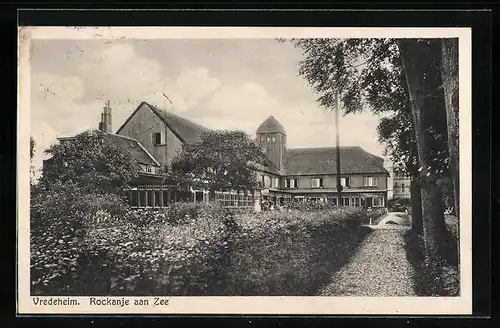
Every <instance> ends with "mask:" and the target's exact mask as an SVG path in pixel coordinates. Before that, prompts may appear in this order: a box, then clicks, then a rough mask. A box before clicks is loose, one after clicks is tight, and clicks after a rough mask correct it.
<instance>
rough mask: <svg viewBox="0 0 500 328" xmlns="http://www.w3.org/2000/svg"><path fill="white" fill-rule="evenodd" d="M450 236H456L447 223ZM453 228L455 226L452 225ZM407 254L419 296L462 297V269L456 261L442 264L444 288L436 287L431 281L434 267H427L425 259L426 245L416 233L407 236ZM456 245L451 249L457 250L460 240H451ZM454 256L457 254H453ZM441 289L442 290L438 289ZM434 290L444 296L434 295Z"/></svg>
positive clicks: (449, 260) (410, 232) (411, 232)
mask: <svg viewBox="0 0 500 328" xmlns="http://www.w3.org/2000/svg"><path fill="white" fill-rule="evenodd" d="M447 225H448V229H449V230H448V231H449V233H450V235H452V236H453V235H454V232H453V228H450V224H449V223H448V222H447ZM451 226H453V225H451ZM405 240H406V243H405V248H406V254H407V257H408V260H409V262H410V264H411V265H412V266H413V268H414V272H415V273H414V276H413V280H414V281H415V292H416V293H417V295H418V296H459V295H460V268H459V266H458V263H457V262H456V260H455V259H453V258H451V259H448V261H447V262H445V263H443V264H442V267H443V269H442V270H443V279H442V283H443V286H435V284H436V282H435V281H432V280H430V279H429V277H432V276H433V274H432V273H429V272H428V271H429V270H432V267H430V266H427V265H426V261H425V258H424V250H423V248H424V245H423V243H422V240H421V238H419V236H418V235H417V234H416V232H415V231H412V230H410V231H408V232H407V233H406V235H405ZM451 240H452V242H454V243H455V245H452V246H450V250H451V249H457V244H456V243H458V239H451ZM451 255H452V256H453V255H455V256H457V254H451ZM438 287H440V288H438ZM434 290H441V292H442V295H435V294H433V291H434Z"/></svg>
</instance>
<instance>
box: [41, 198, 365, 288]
mask: <svg viewBox="0 0 500 328" xmlns="http://www.w3.org/2000/svg"><path fill="white" fill-rule="evenodd" d="M86 197H91V196H86ZM73 201H75V199H73ZM42 203H43V204H45V205H47V204H48V203H47V202H42ZM58 204H59V203H58ZM104 205H105V206H103V204H101V206H100V208H99V207H93V209H94V211H93V212H92V216H91V217H89V215H82V214H81V213H82V212H81V208H79V209H78V210H79V211H76V212H71V211H69V212H68V213H66V214H67V215H64V216H60V217H54V216H51V215H48V214H47V213H48V212H47V211H46V212H40V211H38V212H37V211H36V208H37V207H36V206H34V208H35V210H34V213H33V215H34V216H35V217H36V218H37V219H35V220H33V222H38V223H40V222H42V221H45V223H44V224H43V225H41V226H33V227H32V230H34V231H35V232H36V233H34V234H32V239H31V243H32V245H31V249H32V254H31V268H32V272H31V277H32V279H31V280H32V294H34V295H95V296H104V295H112V296H121V295H130V296H133V295H136V296H139V295H166V296H168V295H171V296H174V295H193V296H196V295H314V293H315V292H316V290H318V289H319V288H320V287H321V285H322V284H325V283H327V282H328V279H329V277H330V276H331V274H333V272H334V271H335V270H337V269H338V268H339V267H340V266H341V265H342V264H343V263H345V261H346V260H347V259H348V257H349V256H350V255H351V254H352V252H353V250H354V249H355V247H356V245H357V244H358V243H359V242H360V241H361V240H362V239H363V237H364V236H365V235H366V234H367V233H368V230H367V229H365V228H363V227H362V226H361V224H362V223H363V221H366V220H367V217H368V216H369V215H375V214H374V213H375V212H374V211H372V212H371V214H370V213H369V212H368V211H367V210H365V209H362V208H354V207H350V208H331V209H328V210H324V211H316V212H304V211H301V210H287V211H272V212H264V213H254V214H240V215H237V216H234V215H233V214H232V213H231V212H229V211H227V210H226V209H224V208H221V207H219V206H217V205H215V204H201V205H198V204H177V205H174V206H173V207H171V208H168V209H166V210H162V211H151V210H132V209H126V210H125V211H124V212H123V211H121V210H116V211H114V212H113V213H111V212H110V211H109V210H108V209H109V208H112V206H110V204H106V203H105V204H104ZM38 208H39V207H38ZM49 212H50V211H49ZM89 213H91V212H89ZM97 218H99V219H97ZM47 222H52V223H50V224H49V223H47ZM75 222H76V223H78V224H76V223H75ZM49 226H50V227H52V228H53V230H50V231H45V232H43V229H40V227H43V228H47V227H49ZM68 226H71V227H72V228H69V229H67V228H64V229H59V228H60V227H68ZM54 229H55V230H58V229H59V230H61V231H60V232H57V231H55V230H54ZM68 232H71V233H68ZM77 232H78V233H77Z"/></svg>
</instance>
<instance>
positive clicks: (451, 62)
mask: <svg viewBox="0 0 500 328" xmlns="http://www.w3.org/2000/svg"><path fill="white" fill-rule="evenodd" d="M441 44H442V56H441V57H442V61H441V72H442V76H443V89H444V95H445V101H446V121H447V127H448V148H449V153H450V172H451V175H452V184H453V197H454V207H455V214H456V216H457V218H460V177H459V138H460V134H459V128H458V120H459V119H458V93H459V92H458V85H459V83H458V39H456V38H453V39H443V40H442V41H441Z"/></svg>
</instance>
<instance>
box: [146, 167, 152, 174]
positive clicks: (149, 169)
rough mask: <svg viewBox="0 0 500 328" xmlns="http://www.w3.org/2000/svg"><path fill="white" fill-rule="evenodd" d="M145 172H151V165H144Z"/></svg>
mask: <svg viewBox="0 0 500 328" xmlns="http://www.w3.org/2000/svg"><path fill="white" fill-rule="evenodd" d="M146 172H148V173H152V172H153V168H152V167H151V165H146Z"/></svg>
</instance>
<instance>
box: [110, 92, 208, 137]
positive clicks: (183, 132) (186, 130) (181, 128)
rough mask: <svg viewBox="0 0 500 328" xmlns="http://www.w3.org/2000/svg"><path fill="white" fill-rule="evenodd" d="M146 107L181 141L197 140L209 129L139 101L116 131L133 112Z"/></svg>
mask: <svg viewBox="0 0 500 328" xmlns="http://www.w3.org/2000/svg"><path fill="white" fill-rule="evenodd" d="M144 106H146V107H148V108H149V109H150V110H151V111H152V112H153V113H155V114H156V115H157V116H158V117H159V118H160V119H161V120H162V121H163V123H165V125H166V126H167V127H168V128H169V129H170V130H171V131H172V133H173V134H175V136H176V137H177V138H178V139H179V140H180V141H182V142H188V143H189V142H194V141H197V140H199V138H200V136H201V135H202V134H203V133H205V132H209V131H210V129H208V128H206V127H204V126H203V125H200V124H197V123H194V122H192V121H190V120H187V119H185V118H183V117H180V116H178V115H176V114H174V113H171V112H168V111H166V110H164V109H161V108H159V107H157V106H154V105H151V104H149V103H147V102H145V101H143V102H141V104H140V105H139V106H138V107H137V108H136V109H135V111H134V112H133V113H132V114H130V116H129V117H128V119H127V120H126V121H125V123H123V124H122V126H121V127H120V128H119V129H118V131H117V132H116V133H120V131H121V130H122V129H123V127H124V126H125V125H126V124H127V123H128V121H130V119H131V118H132V117H133V116H134V115H135V113H136V112H137V111H138V110H139V109H140V108H142V107H144Z"/></svg>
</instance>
